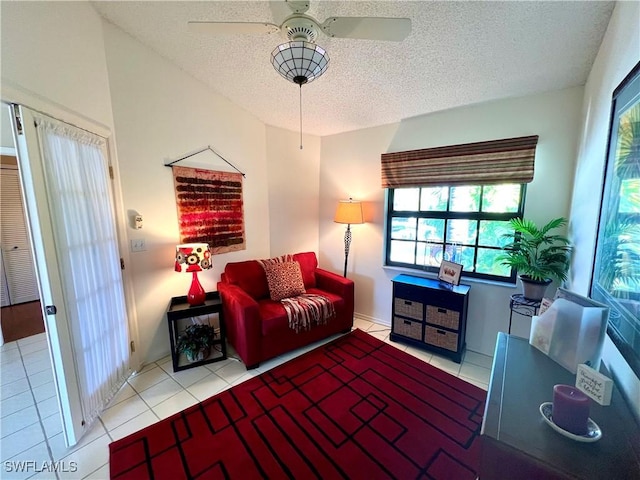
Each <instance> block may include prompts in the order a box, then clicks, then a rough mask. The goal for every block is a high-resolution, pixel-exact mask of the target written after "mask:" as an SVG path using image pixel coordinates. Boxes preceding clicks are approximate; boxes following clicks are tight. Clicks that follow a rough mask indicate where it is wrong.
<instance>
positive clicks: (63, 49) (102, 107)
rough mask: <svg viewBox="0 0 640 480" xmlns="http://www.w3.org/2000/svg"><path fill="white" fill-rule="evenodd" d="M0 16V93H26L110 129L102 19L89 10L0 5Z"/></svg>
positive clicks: (77, 5) (69, 5) (71, 5)
mask: <svg viewBox="0 0 640 480" xmlns="http://www.w3.org/2000/svg"><path fill="white" fill-rule="evenodd" d="M0 13H1V15H0V22H1V23H0V31H1V32H2V47H1V52H2V55H1V62H2V90H3V91H4V90H5V87H7V86H10V87H15V88H18V89H20V90H23V91H27V92H29V93H31V94H33V95H34V96H35V97H42V98H44V99H46V100H47V101H48V102H51V103H54V104H58V105H60V106H63V108H64V109H66V110H71V111H73V112H75V113H77V114H79V115H81V116H83V117H86V118H88V119H90V120H92V121H94V122H98V123H100V124H102V125H105V126H107V127H112V125H113V120H112V116H111V98H110V96H109V83H108V78H107V65H106V60H105V52H104V43H103V39H102V27H101V24H102V21H101V19H100V17H99V16H98V14H97V13H96V12H95V10H94V9H93V7H91V5H90V4H89V3H86V2H1V3H0ZM3 99H5V100H6V98H5V97H4V95H3Z"/></svg>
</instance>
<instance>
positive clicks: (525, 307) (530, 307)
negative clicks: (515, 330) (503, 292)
mask: <svg viewBox="0 0 640 480" xmlns="http://www.w3.org/2000/svg"><path fill="white" fill-rule="evenodd" d="M539 308H540V302H539V301H536V300H528V299H526V298H524V295H522V294H521V293H514V294H513V295H511V300H509V310H510V312H509V335H511V321H512V320H513V314H514V312H515V313H517V314H518V315H522V316H524V317H533V316H534V315H535V314H537V313H538V309H539Z"/></svg>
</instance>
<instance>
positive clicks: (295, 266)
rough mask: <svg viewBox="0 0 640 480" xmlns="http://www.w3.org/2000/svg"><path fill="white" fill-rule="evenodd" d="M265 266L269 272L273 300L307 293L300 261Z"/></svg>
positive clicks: (266, 271) (268, 277)
mask: <svg viewBox="0 0 640 480" xmlns="http://www.w3.org/2000/svg"><path fill="white" fill-rule="evenodd" d="M263 266H264V271H265V273H266V274H267V283H268V284H269V295H270V296H271V300H274V301H276V302H279V301H280V300H282V299H283V298H289V297H295V296H297V295H302V294H303V293H306V290H305V289H304V283H303V281H302V272H301V271H300V264H299V263H298V262H282V263H272V264H264V265H263Z"/></svg>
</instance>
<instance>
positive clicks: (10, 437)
mask: <svg viewBox="0 0 640 480" xmlns="http://www.w3.org/2000/svg"><path fill="white" fill-rule="evenodd" d="M354 327H355V328H360V329H361V330H364V331H367V332H369V333H370V334H371V335H373V336H375V337H377V338H379V339H381V340H383V341H385V342H389V343H391V344H392V345H393V346H395V347H396V348H399V349H400V350H404V351H406V352H408V353H410V354H412V355H414V356H416V357H418V358H420V359H422V360H424V361H426V362H428V363H430V364H432V365H434V366H436V367H438V368H440V369H442V370H444V371H447V372H449V373H451V374H453V375H455V376H458V377H460V378H462V379H464V380H465V381H467V382H469V383H472V384H474V385H477V386H478V387H480V388H483V389H485V390H486V389H487V385H488V383H489V374H490V370H491V362H492V359H491V357H488V356H486V355H481V354H479V353H475V352H471V351H467V352H466V354H465V357H464V360H463V362H462V363H461V364H457V363H455V362H453V361H451V360H448V359H446V358H443V357H440V356H438V355H436V354H431V353H429V352H426V351H423V350H418V349H415V348H412V347H408V346H406V345H403V344H400V343H395V342H390V340H389V333H390V329H389V328H388V327H386V326H384V325H380V324H376V323H372V322H369V321H367V320H363V319H359V318H357V319H356V320H355V322H354ZM44 335H45V334H40V335H35V336H33V337H29V338H25V339H22V340H18V341H17V342H11V343H7V344H5V345H3V346H1V347H0V416H1V418H0V436H1V442H0V462H1V464H0V478H2V479H12V478H34V479H76V478H77V479H82V478H87V479H107V478H109V465H108V459H109V450H108V445H109V443H111V442H112V441H114V440H117V439H120V438H123V437H125V436H126V435H129V434H130V433H133V432H135V431H137V430H140V429H141V428H144V427H146V426H148V425H151V424H153V423H155V422H157V421H159V420H162V419H164V418H166V417H168V416H170V415H173V414H174V413H177V412H179V411H181V410H183V409H185V408H187V407H189V406H191V405H193V404H195V403H197V402H199V401H202V400H204V399H206V398H208V397H210V396H212V395H215V394H216V393H219V392H221V391H223V390H226V389H228V388H230V387H231V386H233V385H236V384H238V383H241V382H243V381H245V380H247V379H249V378H251V377H253V376H256V375H260V374H261V373H262V372H264V371H266V370H269V369H271V368H273V367H275V366H276V365H279V364H281V363H283V362H285V361H287V360H290V359H292V358H294V357H296V356H298V355H300V354H302V353H304V352H306V351H308V350H311V349H313V348H315V347H317V346H318V345H320V344H322V343H326V342H327V341H330V340H332V339H333V338H336V336H334V337H331V338H329V339H326V340H325V341H323V342H318V343H315V344H313V345H309V346H307V347H305V348H302V349H299V350H296V351H295V352H290V353H287V354H284V355H281V356H280V357H278V358H275V359H272V360H269V361H267V362H264V363H262V364H261V365H260V367H258V368H257V369H254V370H250V371H247V370H246V369H245V367H244V364H242V363H241V362H240V361H239V360H238V359H237V357H236V356H235V354H234V352H233V350H232V349H231V353H230V358H229V359H227V360H225V361H221V362H217V363H211V364H208V365H204V366H201V367H196V368H192V369H189V370H183V371H180V372H177V373H174V372H173V368H172V363H171V357H166V358H163V359H161V360H159V361H157V362H154V363H151V364H149V365H147V366H145V367H144V368H143V369H142V370H141V371H140V372H139V373H137V374H135V375H133V376H131V378H129V380H128V381H127V382H126V383H125V385H124V386H123V387H122V389H121V390H120V391H119V392H118V394H117V395H116V396H115V397H114V399H113V400H112V401H111V403H110V404H109V406H108V408H107V409H106V410H105V411H104V412H103V413H102V415H101V416H100V418H99V420H98V421H97V422H96V424H95V425H94V426H93V428H92V429H91V431H90V432H89V433H87V434H86V435H85V437H83V438H82V440H81V441H80V442H79V444H78V445H76V446H74V447H72V448H71V449H68V448H67V447H66V446H65V444H64V438H63V434H62V425H61V421H60V415H59V409H58V402H57V398H56V392H55V386H54V383H53V374H52V369H51V364H50V362H49V352H48V348H47V343H46V338H45V336H44ZM20 461H23V462H30V461H31V462H36V463H35V465H33V464H29V463H22V464H20V463H19V462H20ZM44 462H47V463H44ZM54 462H59V463H57V464H56V463H54ZM54 465H56V466H57V468H58V471H57V472H55V471H54V472H51V471H46V470H47V469H46V468H44V467H46V466H49V467H53V466H54ZM52 469H53V468H52ZM60 469H63V470H65V471H60ZM71 470H75V471H71Z"/></svg>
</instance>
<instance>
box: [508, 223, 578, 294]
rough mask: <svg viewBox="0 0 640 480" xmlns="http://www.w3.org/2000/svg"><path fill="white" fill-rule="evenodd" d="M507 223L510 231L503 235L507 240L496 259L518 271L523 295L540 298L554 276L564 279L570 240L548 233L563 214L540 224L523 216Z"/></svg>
mask: <svg viewBox="0 0 640 480" xmlns="http://www.w3.org/2000/svg"><path fill="white" fill-rule="evenodd" d="M509 223H510V226H511V228H512V229H513V231H512V232H510V233H506V234H504V235H503V236H502V237H503V238H505V239H507V240H508V242H509V243H508V244H506V245H505V246H504V247H503V249H504V253H503V254H501V255H500V256H499V257H498V260H499V261H500V263H501V264H502V265H507V266H509V267H511V268H513V269H515V270H516V272H518V274H519V277H520V281H521V282H522V289H523V295H524V297H525V298H526V299H528V300H534V301H540V300H541V299H542V297H543V296H544V292H545V290H546V289H547V286H548V285H549V284H550V283H551V282H552V281H553V280H557V281H558V282H562V281H564V280H566V279H567V272H568V271H569V253H570V252H571V247H570V246H569V240H568V239H567V238H566V237H564V236H562V235H553V234H551V233H550V231H551V230H553V229H555V228H559V227H562V226H564V225H566V223H567V221H566V219H565V218H563V217H560V218H555V219H553V220H551V221H550V222H549V223H547V224H546V225H545V226H543V227H542V228H539V227H538V226H537V225H536V224H535V223H534V222H533V221H531V220H526V219H523V218H513V219H511V220H510V222H509Z"/></svg>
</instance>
